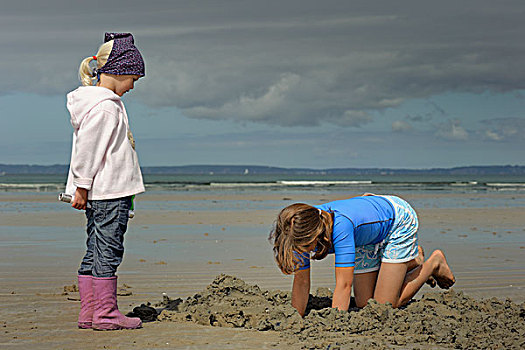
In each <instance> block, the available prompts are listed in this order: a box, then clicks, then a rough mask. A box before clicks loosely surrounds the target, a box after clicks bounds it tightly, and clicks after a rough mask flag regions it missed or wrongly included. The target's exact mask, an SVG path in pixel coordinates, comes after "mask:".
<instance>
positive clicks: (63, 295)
mask: <svg viewBox="0 0 525 350" xmlns="http://www.w3.org/2000/svg"><path fill="white" fill-rule="evenodd" d="M446 196H447V195H446V194H445V195H442V197H444V198H442V200H449V199H447V198H445V197H446ZM455 196H456V197H458V195H455ZM476 196H478V195H476V194H471V195H469V198H464V200H465V201H468V200H472V198H474V199H475V198H476ZM481 196H483V197H487V196H489V197H490V196H493V197H494V198H492V199H494V200H497V201H501V203H506V202H508V203H511V204H512V201H513V200H516V198H518V200H523V197H525V195H523V194H517V195H516V194H500V193H494V194H483V195H479V197H481ZM436 197H439V196H430V195H427V194H413V195H411V196H405V198H406V199H407V200H409V201H419V202H421V203H426V201H427V202H429V203H432V201H433V200H434V199H435V198H436ZM459 197H460V199H461V196H459ZM340 198H344V197H343V196H341V195H337V194H330V195H326V196H322V197H320V196H318V195H316V196H315V197H312V196H311V195H308V194H304V193H303V194H300V195H296V196H294V197H290V196H287V197H283V195H282V194H279V193H278V192H273V193H268V194H265V195H261V196H258V197H257V198H256V199H253V198H252V197H251V195H249V194H246V195H243V194H238V193H237V194H231V195H224V194H220V195H219V194H216V195H208V194H206V193H182V192H176V193H173V194H146V195H142V196H140V198H139V202H138V209H137V213H136V217H135V218H134V219H133V220H131V221H130V226H129V230H128V232H127V233H126V239H125V246H126V252H125V259H124V262H123V264H122V265H121V267H120V268H119V273H118V275H119V286H121V294H122V296H120V297H119V307H120V309H121V310H122V311H124V312H128V311H131V310H132V309H133V307H135V306H138V305H140V304H142V303H146V302H151V303H152V304H155V303H158V302H160V301H162V300H163V295H167V296H169V298H170V299H171V300H175V299H176V298H182V299H185V298H188V297H191V296H193V295H195V294H196V293H199V292H201V291H203V290H205V289H206V287H207V286H208V285H210V283H212V282H213V281H214V279H215V278H216V276H218V275H220V274H221V273H225V274H227V275H231V276H235V277H237V278H239V279H242V280H243V281H244V282H246V283H248V284H250V285H252V284H256V285H257V286H258V287H260V289H261V290H272V291H273V290H282V291H289V289H290V286H291V281H292V278H291V277H290V276H284V275H282V274H281V273H280V271H279V270H278V269H277V267H276V266H275V264H274V262H273V260H272V254H271V247H270V245H269V243H268V241H267V235H268V232H269V230H270V228H271V225H272V222H273V220H274V219H275V215H276V213H277V212H278V210H279V209H280V208H281V207H282V206H285V205H286V204H287V203H289V202H290V201H292V202H308V203H313V204H316V203H320V202H322V201H330V200H334V199H340ZM456 199H457V198H453V199H450V201H452V203H454V205H451V206H450V207H443V206H441V207H436V208H433V207H432V206H431V205H429V206H427V207H425V206H423V207H421V208H418V207H417V206H416V210H417V211H418V214H419V216H420V222H421V228H420V244H422V245H423V246H424V248H425V250H426V252H427V255H428V254H429V253H430V252H431V251H432V250H434V249H437V248H440V249H443V250H444V251H445V253H446V254H447V258H448V260H449V263H450V265H451V267H452V269H453V270H454V273H455V275H456V279H457V283H456V285H455V286H454V288H453V290H454V293H460V292H462V295H463V294H464V295H465V297H468V298H471V299H469V300H474V301H480V300H482V299H488V298H497V299H498V300H501V301H502V302H504V301H505V299H507V298H509V299H510V300H511V302H512V303H513V305H514V304H517V305H519V304H521V303H523V302H524V301H525V293H524V290H525V266H524V264H523V261H524V257H525V221H524V219H523V214H524V209H523V207H521V206H512V205H508V206H506V205H501V206H496V207H481V208H479V207H478V208H473V207H462V205H461V202H457V201H456V202H454V201H455V200H456ZM0 200H1V202H2V203H3V207H2V210H1V211H0V230H1V236H0V240H1V241H0V266H2V268H1V270H0V281H1V286H0V300H1V305H2V307H1V308H0V320H1V325H2V329H1V330H0V346H1V347H2V348H5V349H25V348H39V349H72V348H83V349H100V348H108V349H130V348H136V349H163V348H173V349H206V348H227V349H261V348H283V347H287V348H302V347H305V346H307V345H308V344H309V343H308V339H307V338H305V337H304V335H303V337H302V338H301V337H300V336H297V335H295V336H296V338H293V339H297V341H295V342H293V343H290V341H289V340H290V339H292V338H290V336H289V335H286V334H288V333H286V332H281V331H278V330H277V331H276V330H266V331H258V330H254V329H246V327H241V328H229V327H212V326H205V325H202V324H198V323H196V322H189V321H185V320H180V319H178V318H177V317H171V318H169V317H165V319H164V321H156V322H151V323H145V324H144V328H142V329H140V330H134V331H115V332H94V331H91V330H79V329H77V328H76V321H77V313H78V310H79V301H78V293H77V292H75V288H74V286H73V285H74V284H76V269H77V267H78V263H79V261H80V259H81V256H82V254H83V249H84V239H85V238H84V224H85V219H84V216H83V214H82V213H80V212H75V211H73V210H72V209H67V208H65V207H63V209H62V207H60V210H55V209H53V208H54V207H55V206H60V205H61V204H59V203H58V204H57V202H56V199H55V194H50V193H47V194H38V195H30V196H23V197H21V196H17V195H12V194H4V195H2V196H0ZM203 201H205V202H206V203H210V204H209V206H207V207H205V208H201V207H200V203H202V202H203ZM214 202H215V203H217V206H216V207H215V206H214V205H213V203H214ZM173 203H175V204H173ZM261 203H263V204H264V205H262V204H261ZM333 286H334V278H333V257H329V258H327V259H325V260H324V261H322V262H316V263H314V264H313V266H312V291H315V290H316V289H317V288H319V287H326V288H333ZM434 291H435V290H432V289H430V288H429V287H427V286H425V287H424V288H423V289H422V290H421V291H420V292H419V293H418V295H416V299H418V300H420V299H421V298H422V297H423V295H426V294H428V293H430V292H432V293H433V292H434ZM163 293H164V294H163ZM469 302H471V301H469ZM509 302H510V301H509ZM472 303H474V302H473V301H472ZM518 309H519V307H518ZM521 310H522V311H521V312H523V304H521ZM489 311H490V310H489ZM494 313H496V311H494ZM516 328H517V332H518V334H521V335H522V334H523V333H519V332H523V331H524V320H523V316H521V320H518V324H517V325H516ZM299 333H300V332H299ZM377 336H378V337H379V336H380V335H377ZM369 338H370V339H372V340H373V339H374V336H373V335H371V336H370V337H369ZM335 343H336V342H335V341H334V344H335ZM422 344H423V345H424V343H418V345H417V347H416V348H418V347H419V348H451V347H454V346H457V344H454V343H439V344H436V343H432V339H429V340H428V347H425V346H423V345H422ZM390 345H392V347H394V345H395V344H394V343H390ZM496 345H497V344H496ZM341 346H343V348H344V344H343V345H341ZM495 348H500V347H498V346H495Z"/></svg>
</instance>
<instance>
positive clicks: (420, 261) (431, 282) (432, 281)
mask: <svg viewBox="0 0 525 350" xmlns="http://www.w3.org/2000/svg"><path fill="white" fill-rule="evenodd" d="M417 251H418V254H419V255H418V256H417V258H415V259H414V260H416V263H417V265H422V264H423V263H424V262H425V251H424V250H423V247H422V246H420V245H418V246H417ZM425 283H426V284H428V285H429V286H430V287H431V288H434V287H435V286H436V280H435V279H434V277H432V276H430V277H429V278H428V280H427V281H426V282H425Z"/></svg>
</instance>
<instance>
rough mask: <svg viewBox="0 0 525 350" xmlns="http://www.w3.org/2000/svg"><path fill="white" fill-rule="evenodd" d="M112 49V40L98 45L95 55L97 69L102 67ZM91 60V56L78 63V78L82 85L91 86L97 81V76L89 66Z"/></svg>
mask: <svg viewBox="0 0 525 350" xmlns="http://www.w3.org/2000/svg"><path fill="white" fill-rule="evenodd" d="M112 49H113V40H110V41H108V42H106V43H104V44H102V45H100V47H99V48H98V52H97V55H96V57H97V60H96V61H97V69H100V68H102V67H103V66H104V65H105V64H106V62H107V61H108V57H109V54H110V53H111V50H112ZM91 61H94V59H93V56H90V57H86V58H84V60H82V63H80V68H79V69H78V78H79V79H80V81H81V82H82V85H84V86H91V85H94V84H95V83H96V82H97V76H96V75H95V74H93V71H94V69H93V68H91V67H90V66H89V64H90V63H91Z"/></svg>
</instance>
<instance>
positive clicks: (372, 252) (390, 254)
mask: <svg viewBox="0 0 525 350" xmlns="http://www.w3.org/2000/svg"><path fill="white" fill-rule="evenodd" d="M382 197H384V198H386V199H387V200H388V201H389V202H390V203H391V204H392V206H393V207H394V211H395V218H394V223H393V224H392V228H391V229H390V232H389V234H388V235H387V237H386V239H385V240H384V241H383V242H380V243H378V244H369V245H365V246H359V247H356V248H355V270H354V273H357V274H359V273H366V272H373V271H378V270H379V268H380V266H381V262H387V263H404V262H407V261H410V260H412V259H415V258H416V257H417V256H418V250H417V230H418V227H419V222H418V219H417V214H416V212H415V211H414V209H413V208H412V207H411V206H410V204H408V203H407V202H406V201H404V200H403V199H401V198H399V197H396V196H382Z"/></svg>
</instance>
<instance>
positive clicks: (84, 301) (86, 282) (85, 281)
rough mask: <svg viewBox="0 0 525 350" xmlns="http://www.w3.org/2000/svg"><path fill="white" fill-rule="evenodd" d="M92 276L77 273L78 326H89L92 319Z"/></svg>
mask: <svg viewBox="0 0 525 350" xmlns="http://www.w3.org/2000/svg"><path fill="white" fill-rule="evenodd" d="M92 282H93V276H87V275H78V294H80V313H79V314H78V328H82V329H88V328H91V322H92V320H93V308H94V307H95V301H94V299H93V284H92Z"/></svg>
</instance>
